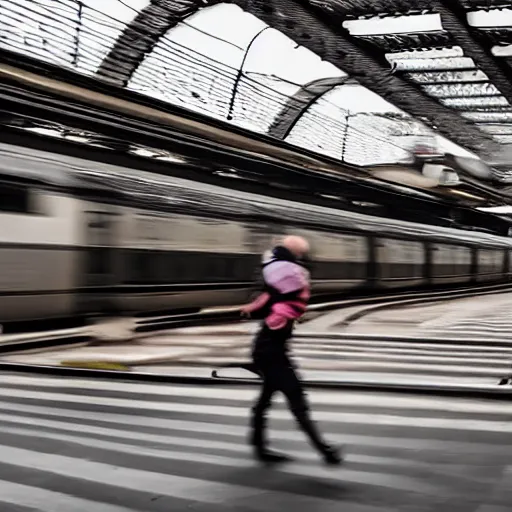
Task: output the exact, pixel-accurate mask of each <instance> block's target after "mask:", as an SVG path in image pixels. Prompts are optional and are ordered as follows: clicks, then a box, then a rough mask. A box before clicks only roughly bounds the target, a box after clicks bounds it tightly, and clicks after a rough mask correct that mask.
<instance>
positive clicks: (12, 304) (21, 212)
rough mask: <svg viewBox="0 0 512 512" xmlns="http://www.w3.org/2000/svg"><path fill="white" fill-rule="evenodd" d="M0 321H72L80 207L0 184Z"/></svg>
mask: <svg viewBox="0 0 512 512" xmlns="http://www.w3.org/2000/svg"><path fill="white" fill-rule="evenodd" d="M0 214H1V215H0V320H1V321H2V322H6V321H18V320H23V319H24V318H27V317H29V318H40V319H43V318H52V317H61V316H71V315H73V314H74V310H75V294H76V289H77V286H78V279H79V275H80V268H79V264H78V261H77V254H79V252H80V250H81V243H80V240H79V234H78V229H77V227H78V224H79V218H80V210H79V205H78V203H77V201H76V199H74V198H73V197H69V196H66V195H63V194H60V193H57V192H51V191H48V190H44V188H42V187H41V188H38V187H37V186H35V185H34V183H32V182H30V183H28V182H23V181H22V180H16V181H10V182H6V181H0Z"/></svg>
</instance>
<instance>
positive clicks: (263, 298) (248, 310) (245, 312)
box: [240, 292, 270, 318]
mask: <svg viewBox="0 0 512 512" xmlns="http://www.w3.org/2000/svg"><path fill="white" fill-rule="evenodd" d="M269 299H270V294H269V293H268V292H263V293H261V294H260V295H258V296H257V297H256V299H254V300H253V301H252V302H250V303H249V304H246V305H245V306H243V307H242V308H241V309H240V312H241V314H242V316H245V317H248V318H250V317H251V315H252V314H253V313H254V312H255V311H260V310H261V309H263V308H264V307H265V306H266V305H267V303H268V301H269Z"/></svg>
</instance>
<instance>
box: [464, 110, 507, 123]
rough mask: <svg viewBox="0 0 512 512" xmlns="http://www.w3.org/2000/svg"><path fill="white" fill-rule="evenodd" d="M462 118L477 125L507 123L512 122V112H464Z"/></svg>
mask: <svg viewBox="0 0 512 512" xmlns="http://www.w3.org/2000/svg"><path fill="white" fill-rule="evenodd" d="M462 116H463V117H465V118H466V119H469V120H471V121H475V122H477V123H507V122H511V121H512V112H463V113H462Z"/></svg>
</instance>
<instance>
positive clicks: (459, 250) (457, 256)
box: [430, 243, 474, 284]
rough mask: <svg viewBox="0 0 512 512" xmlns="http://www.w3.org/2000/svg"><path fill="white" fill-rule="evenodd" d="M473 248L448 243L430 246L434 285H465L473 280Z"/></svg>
mask: <svg viewBox="0 0 512 512" xmlns="http://www.w3.org/2000/svg"><path fill="white" fill-rule="evenodd" d="M473 250H474V249H473V248H472V247H469V246H463V245H455V244H447V243H431V244H430V255H431V256H430V280H431V283H432V284H455V283H457V284H459V283H460V284H464V283H470V282H471V281H472V280H473V273H472V262H473Z"/></svg>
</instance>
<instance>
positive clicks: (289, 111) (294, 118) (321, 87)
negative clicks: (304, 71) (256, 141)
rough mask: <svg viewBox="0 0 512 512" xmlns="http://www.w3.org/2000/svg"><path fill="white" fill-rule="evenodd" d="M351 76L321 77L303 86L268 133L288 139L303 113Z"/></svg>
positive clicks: (280, 113) (292, 97)
mask: <svg viewBox="0 0 512 512" xmlns="http://www.w3.org/2000/svg"><path fill="white" fill-rule="evenodd" d="M349 79H350V77H347V76H339V77H331V78H320V79H319V80H314V81H312V82H309V83H307V84H306V85H304V86H302V87H301V88H300V89H299V90H298V91H297V92H296V93H295V94H294V95H293V96H290V98H289V99H288V100H287V102H286V103H285V105H284V106H283V108H282V109H281V112H279V114H278V115H277V116H276V117H275V119H274V121H273V122H272V124H271V126H270V128H269V130H268V134H269V135H271V136H272V137H276V138H277V139H282V140H284V139H286V137H287V136H288V135H289V133H290V132H291V131H292V129H293V127H294V126H295V125H296V124H297V122H298V121H299V120H300V118H301V117H302V115H303V114H305V113H306V112H307V111H308V110H309V108H311V106H313V105H314V104H315V103H316V102H317V101H318V100H319V99H320V98H321V97H322V96H323V95H324V94H327V93H328V92H329V91H332V89H334V88H335V87H337V86H338V85H342V84H344V83H346V82H347V81H348V80H349Z"/></svg>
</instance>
